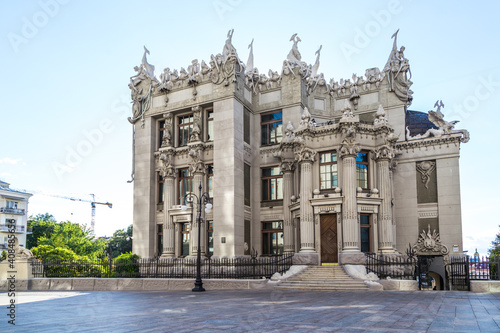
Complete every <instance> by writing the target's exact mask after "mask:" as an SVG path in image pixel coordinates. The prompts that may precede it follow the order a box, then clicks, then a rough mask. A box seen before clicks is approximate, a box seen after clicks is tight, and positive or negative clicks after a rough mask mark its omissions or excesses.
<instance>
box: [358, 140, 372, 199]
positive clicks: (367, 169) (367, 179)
mask: <svg viewBox="0 0 500 333" xmlns="http://www.w3.org/2000/svg"><path fill="white" fill-rule="evenodd" d="M359 154H366V162H364V161H358V158H359ZM358 165H366V180H365V181H366V187H363V186H359V185H360V182H361V179H360V177H359V175H360V170H361V168H359V167H358ZM356 187H361V188H362V189H363V190H364V191H367V190H369V189H370V152H369V151H367V150H362V151H360V152H359V153H358V155H357V156H356Z"/></svg>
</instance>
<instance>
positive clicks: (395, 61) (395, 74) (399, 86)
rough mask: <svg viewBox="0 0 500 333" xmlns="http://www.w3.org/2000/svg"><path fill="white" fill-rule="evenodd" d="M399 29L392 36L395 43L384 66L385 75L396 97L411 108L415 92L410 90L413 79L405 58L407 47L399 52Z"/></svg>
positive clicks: (402, 47)
mask: <svg viewBox="0 0 500 333" xmlns="http://www.w3.org/2000/svg"><path fill="white" fill-rule="evenodd" d="M398 32H399V29H398V30H397V31H396V32H395V33H394V34H393V35H392V37H391V38H394V43H393V46H392V50H391V53H390V55H389V59H388V60H387V63H386V64H385V66H384V73H386V74H387V75H388V76H387V78H388V80H389V89H390V91H393V92H394V93H395V94H396V96H397V97H398V98H399V99H400V100H401V101H403V102H405V103H406V105H407V106H409V105H410V104H411V102H412V100H413V96H412V95H413V91H411V90H410V87H411V85H412V84H413V82H411V81H410V79H411V70H410V63H409V61H408V59H406V58H405V57H404V53H403V52H404V50H405V47H404V46H401V48H400V49H399V51H398V47H397V37H398Z"/></svg>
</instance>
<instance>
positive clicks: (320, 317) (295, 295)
mask: <svg viewBox="0 0 500 333" xmlns="http://www.w3.org/2000/svg"><path fill="white" fill-rule="evenodd" d="M15 301H16V309H15V311H16V312H15V315H16V318H15V323H16V326H15V328H14V327H13V326H12V325H9V324H8V323H7V320H8V316H6V313H7V311H8V310H7V309H6V306H7V304H9V296H8V294H7V293H1V294H0V304H1V308H2V310H1V317H0V318H1V322H0V331H1V332H193V331H199V332H221V331H227V332H315V331H318V332H334V331H339V332H500V326H499V325H500V293H496V294H494V293H493V294H476V293H471V292H436V291H434V292H432V291H428V292H424V291H413V292H391V291H357V292H355V291H315V292H311V291H294V290H290V291H288V290H286V291H282V290H208V291H206V292H204V293H193V292H191V291H169V292H146V291H140V292H133V291H110V292H106V291H91V292H83V291H82V292H77V291H67V292H62V291H61V292H59V291H49V292H45V291H43V292H41V291H39V292H35V291H19V292H18V293H17V296H16V299H15Z"/></svg>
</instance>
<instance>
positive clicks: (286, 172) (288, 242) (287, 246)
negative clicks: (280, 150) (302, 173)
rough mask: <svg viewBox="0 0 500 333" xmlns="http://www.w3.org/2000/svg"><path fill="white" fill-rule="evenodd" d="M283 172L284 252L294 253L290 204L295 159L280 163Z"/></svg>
mask: <svg viewBox="0 0 500 333" xmlns="http://www.w3.org/2000/svg"><path fill="white" fill-rule="evenodd" d="M280 168H281V172H283V236H284V238H285V239H284V252H285V253H294V252H295V246H294V244H293V240H294V237H293V223H292V214H291V213H290V208H289V206H290V204H291V203H292V199H291V196H292V195H293V170H294V169H295V164H294V162H293V161H289V162H283V163H281V165H280Z"/></svg>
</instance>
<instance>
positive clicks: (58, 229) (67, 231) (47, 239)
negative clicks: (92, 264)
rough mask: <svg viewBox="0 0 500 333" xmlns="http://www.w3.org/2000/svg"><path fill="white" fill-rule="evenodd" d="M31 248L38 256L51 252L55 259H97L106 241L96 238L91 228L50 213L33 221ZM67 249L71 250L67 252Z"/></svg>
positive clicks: (38, 216)
mask: <svg viewBox="0 0 500 333" xmlns="http://www.w3.org/2000/svg"><path fill="white" fill-rule="evenodd" d="M30 226H31V227H32V232H33V233H32V235H31V236H32V237H31V238H30V240H29V242H28V244H29V245H31V246H29V248H30V249H31V250H32V252H33V253H34V254H35V253H36V254H35V255H36V256H37V257H41V256H43V255H45V256H47V255H49V254H50V256H51V257H53V259H56V258H57V256H59V257H60V259H69V258H70V257H72V256H73V254H74V255H75V256H76V257H75V258H74V259H76V258H80V259H84V258H87V259H95V258H96V257H97V256H98V255H100V254H102V253H103V252H104V249H105V247H106V241H104V240H101V239H95V238H94V236H92V234H91V232H90V230H89V229H87V228H86V227H84V226H83V227H82V226H80V225H78V224H73V223H71V222H69V221H66V222H57V221H56V220H55V219H54V217H53V216H52V215H50V214H39V215H37V216H35V217H34V218H33V219H32V220H31V222H30ZM61 249H66V250H68V251H70V252H65V251H63V250H61Z"/></svg>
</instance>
